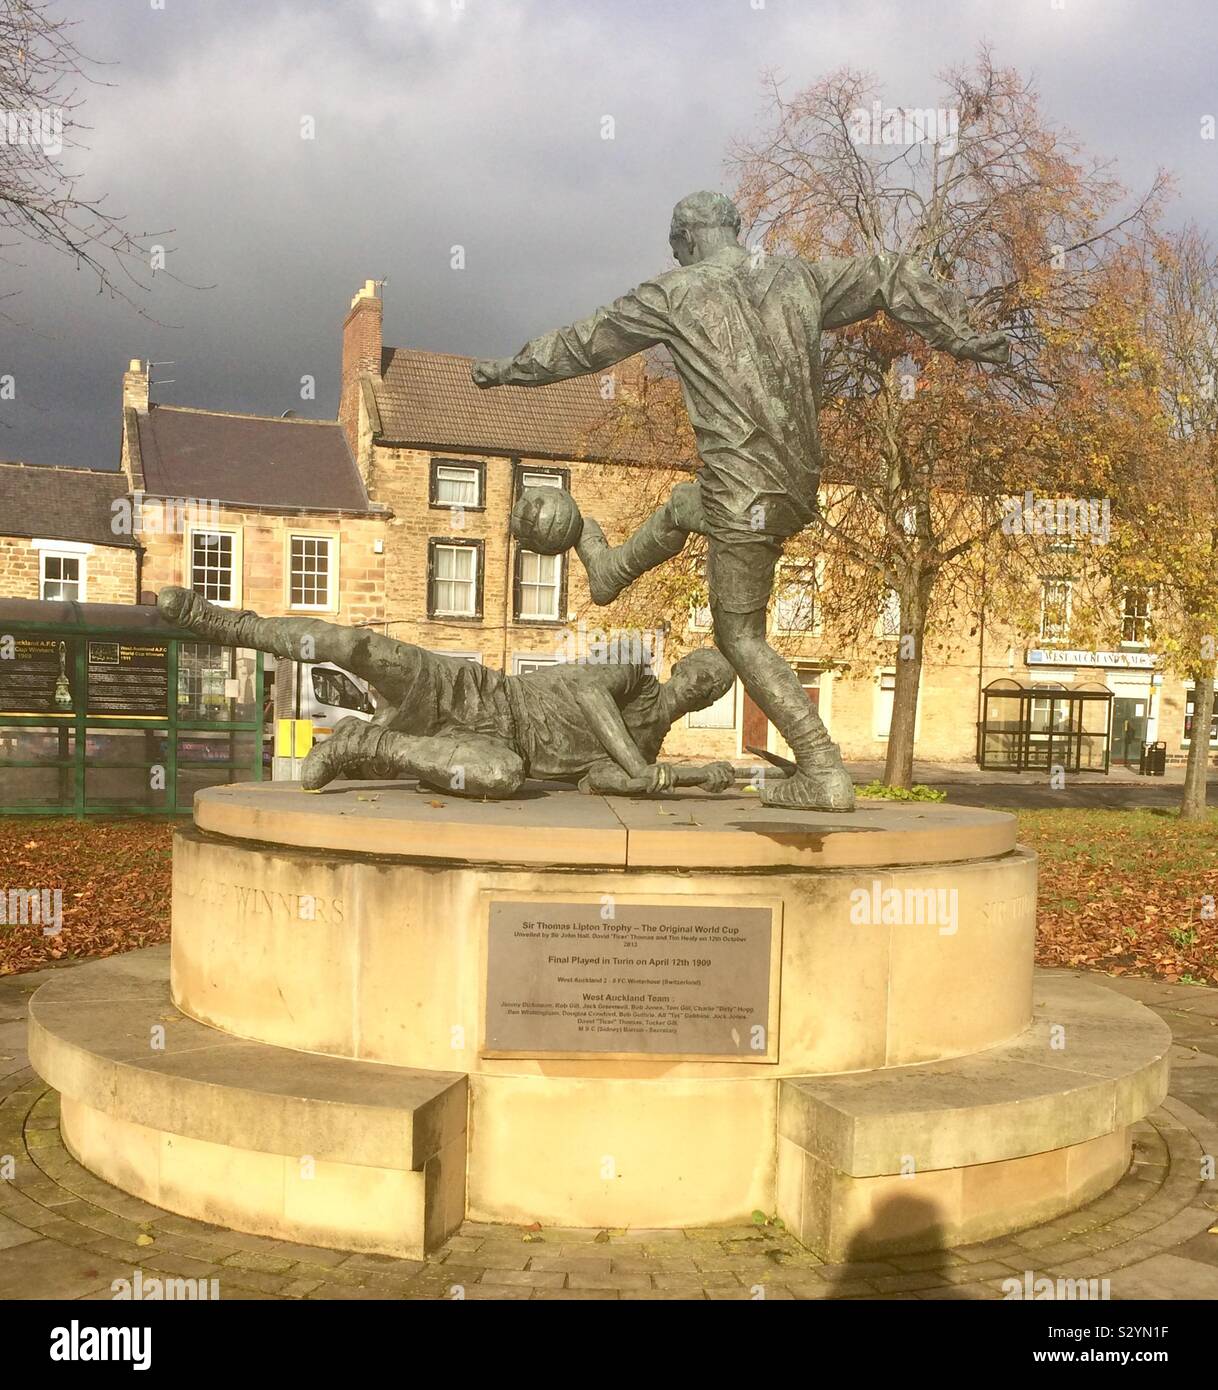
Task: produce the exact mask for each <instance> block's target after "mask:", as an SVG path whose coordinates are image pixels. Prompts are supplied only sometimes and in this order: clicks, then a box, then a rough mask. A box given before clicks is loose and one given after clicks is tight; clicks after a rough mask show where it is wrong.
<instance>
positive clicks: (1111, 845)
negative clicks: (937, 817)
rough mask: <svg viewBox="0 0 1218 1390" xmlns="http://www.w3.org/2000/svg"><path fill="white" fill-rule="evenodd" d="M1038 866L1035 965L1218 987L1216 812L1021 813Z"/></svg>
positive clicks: (1022, 836) (1022, 828) (1026, 840)
mask: <svg viewBox="0 0 1218 1390" xmlns="http://www.w3.org/2000/svg"><path fill="white" fill-rule="evenodd" d="M1019 838H1020V840H1021V841H1022V842H1023V843H1024V844H1025V845H1027V846H1028V848H1029V849H1034V850H1035V851H1036V853H1037V854H1038V855H1039V856H1040V902H1039V911H1038V914H1037V932H1036V958H1037V960H1038V961H1039V962H1040V963H1041V964H1042V965H1068V966H1085V967H1088V968H1091V969H1096V970H1102V971H1104V972H1106V973H1107V974H1109V975H1151V976H1154V977H1155V978H1156V979H1160V980H1179V981H1182V982H1183V983H1185V984H1207V985H1215V984H1218V920H1216V919H1215V904H1216V902H1218V811H1211V812H1210V816H1209V819H1208V820H1207V821H1196V822H1190V821H1181V820H1178V819H1177V818H1176V816H1175V814H1174V812H1167V811H1151V810H1137V811H1111V810H1096V811H1083V810H1078V809H1062V810H1052V811H1020V812H1019Z"/></svg>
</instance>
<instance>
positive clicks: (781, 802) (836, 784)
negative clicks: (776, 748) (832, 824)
mask: <svg viewBox="0 0 1218 1390" xmlns="http://www.w3.org/2000/svg"><path fill="white" fill-rule="evenodd" d="M761 800H762V804H763V805H765V806H788V807H790V808H791V809H792V810H799V811H853V810H854V783H853V782H852V781H851V780H850V774H849V773H848V772H847V771H846V769H845V767H844V766H843V764H842V754H841V749H840V748H839V747H838V745H837V744H836V743H827V744H825V745H824V746H823V747H822V748H819V749H817V751H816V752H815V753H814V754H812V756H811V757H809V758H805V759H804V760H803V761H802V762H801V763H799V765H798V766H797V767H796V768H795V769H794V771H792V772H788V773H787V775H786V776H785V777H779V776H777V775H775V776H772V777H769V776H767V777H766V778H765V780H764V781H763V782H762V784H761Z"/></svg>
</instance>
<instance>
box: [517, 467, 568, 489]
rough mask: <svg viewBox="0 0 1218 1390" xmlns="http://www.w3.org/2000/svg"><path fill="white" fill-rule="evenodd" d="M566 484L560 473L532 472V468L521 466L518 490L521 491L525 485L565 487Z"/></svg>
mask: <svg viewBox="0 0 1218 1390" xmlns="http://www.w3.org/2000/svg"><path fill="white" fill-rule="evenodd" d="M565 486H566V484H565V482H564V480H563V477H562V475H561V474H560V473H540V472H536V473H535V472H533V470H532V469H528V468H522V469H521V470H520V490H521V492H523V491H524V490H525V488H526V487H565Z"/></svg>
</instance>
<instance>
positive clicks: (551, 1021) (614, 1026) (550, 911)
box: [484, 899, 775, 1062]
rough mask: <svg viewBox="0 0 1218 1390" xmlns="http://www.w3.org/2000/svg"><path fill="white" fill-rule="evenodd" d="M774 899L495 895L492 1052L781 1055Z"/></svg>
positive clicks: (490, 965)
mask: <svg viewBox="0 0 1218 1390" xmlns="http://www.w3.org/2000/svg"><path fill="white" fill-rule="evenodd" d="M773 938H774V910H773V908H772V907H768V906H732V905H714V904H702V905H699V904H685V903H683V904H680V905H676V904H663V903H656V904H644V903H624V902H621V901H620V900H619V901H614V900H606V901H605V902H603V903H602V902H582V903H581V902H538V901H525V900H517V899H510V900H507V901H504V900H501V899H496V900H492V901H491V903H490V922H489V935H488V942H487V978H486V1038H485V1042H484V1051H485V1052H487V1053H489V1054H498V1055H506V1056H517V1057H519V1056H525V1057H532V1056H544V1055H555V1054H557V1055H560V1056H568V1057H570V1056H580V1055H584V1054H600V1055H614V1056H632V1055H642V1056H650V1057H656V1056H662V1057H668V1058H674V1057H676V1058H680V1057H685V1058H723V1059H725V1060H726V1059H729V1058H730V1059H732V1060H739V1061H754V1062H764V1061H772V1060H774V1055H775V1054H774V1052H773V1050H772V1046H771V1038H770V1000H771V993H772V973H771V970H772V963H773V962H772V950H773V944H774V943H773Z"/></svg>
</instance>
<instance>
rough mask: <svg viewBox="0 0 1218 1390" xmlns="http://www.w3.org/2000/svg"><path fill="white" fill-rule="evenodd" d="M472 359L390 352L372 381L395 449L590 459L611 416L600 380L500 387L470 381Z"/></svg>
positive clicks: (384, 436) (384, 430)
mask: <svg viewBox="0 0 1218 1390" xmlns="http://www.w3.org/2000/svg"><path fill="white" fill-rule="evenodd" d="M473 361H474V359H473V358H472V357H457V356H454V355H452V354H450V353H443V352H423V351H420V350H419V349H417V348H386V349H385V351H384V353H383V356H382V362H381V371H382V379H381V380H380V381H377V380H375V379H373V382H372V386H373V391H374V392H375V395H376V404H377V409H378V411H379V412H380V417H381V438H382V439H383V440H384V441H385V442H386V443H390V444H400V445H409V446H413V447H417V448H428V449H456V450H462V449H464V450H467V451H469V452H472V453H500V454H521V455H524V456H525V457H527V458H558V459H579V458H585V457H589V456H590V450H589V441H588V438H587V435H588V431H589V430H590V428H591V427H592V425H593V424H594V423H595V422H596V421H597V420H598V419H603V418H604V416H605V413H606V409H607V407H606V403H605V401H604V400H603V399H602V398H601V394H600V373H596V372H594V373H592V374H591V375H589V376H581V377H574V378H573V379H572V380H570V381H557V382H554V383H552V384H551V385H549V386H496V387H494V388H493V389H491V390H482V389H480V388H479V387H477V386H475V385H474V383H473V382H472V381H471V380H470V375H469V372H470V366H471V365H472V363H473Z"/></svg>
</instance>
